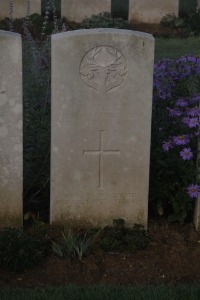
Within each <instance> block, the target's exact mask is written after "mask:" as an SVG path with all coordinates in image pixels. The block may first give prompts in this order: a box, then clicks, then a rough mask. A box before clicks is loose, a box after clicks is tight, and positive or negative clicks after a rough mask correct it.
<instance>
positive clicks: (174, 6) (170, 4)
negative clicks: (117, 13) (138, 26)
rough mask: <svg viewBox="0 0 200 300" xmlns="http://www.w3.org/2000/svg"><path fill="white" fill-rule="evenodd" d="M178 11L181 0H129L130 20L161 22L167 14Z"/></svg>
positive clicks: (136, 21) (135, 21)
mask: <svg viewBox="0 0 200 300" xmlns="http://www.w3.org/2000/svg"><path fill="white" fill-rule="evenodd" d="M178 12H179V0H168V1H165V0H129V22H134V23H160V20H161V18H162V17H163V16H165V15H166V14H175V15H177V16H178Z"/></svg>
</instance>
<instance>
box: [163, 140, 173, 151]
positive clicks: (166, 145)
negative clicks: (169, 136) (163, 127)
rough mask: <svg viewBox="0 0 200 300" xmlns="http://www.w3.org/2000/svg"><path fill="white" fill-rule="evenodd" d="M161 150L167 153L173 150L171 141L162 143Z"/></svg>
mask: <svg viewBox="0 0 200 300" xmlns="http://www.w3.org/2000/svg"><path fill="white" fill-rule="evenodd" d="M162 148H163V150H164V151H169V149H170V148H173V146H172V142H171V141H167V142H165V141H164V142H163V144H162Z"/></svg>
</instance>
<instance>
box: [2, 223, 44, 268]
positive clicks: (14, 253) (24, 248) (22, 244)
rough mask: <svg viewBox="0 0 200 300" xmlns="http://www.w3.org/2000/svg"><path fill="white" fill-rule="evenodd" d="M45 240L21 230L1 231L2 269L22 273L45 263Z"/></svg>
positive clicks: (9, 229)
mask: <svg viewBox="0 0 200 300" xmlns="http://www.w3.org/2000/svg"><path fill="white" fill-rule="evenodd" d="M44 256H45V240H44V239H40V238H38V237H37V236H31V235H29V234H27V233H26V232H24V231H23V230H22V229H19V228H4V229H2V230H0V268H2V269H4V270H7V271H12V272H22V271H24V270H25V269H27V268H30V267H32V266H35V265H36V264H39V263H41V262H42V261H43V259H44Z"/></svg>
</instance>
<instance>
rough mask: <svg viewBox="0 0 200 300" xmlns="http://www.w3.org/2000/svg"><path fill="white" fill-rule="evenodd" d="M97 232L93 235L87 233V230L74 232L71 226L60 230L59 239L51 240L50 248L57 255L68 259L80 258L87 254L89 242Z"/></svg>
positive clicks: (94, 237)
mask: <svg viewBox="0 0 200 300" xmlns="http://www.w3.org/2000/svg"><path fill="white" fill-rule="evenodd" d="M98 234H99V232H97V233H96V234H95V235H90V234H88V231H85V232H80V233H77V234H76V233H74V232H73V231H72V229H71V228H66V229H65V230H64V231H62V239H61V241H60V242H59V243H58V242H54V241H52V249H53V251H54V253H56V254H57V255H58V256H60V257H63V258H68V259H76V258H77V259H78V260H80V261H81V260H82V258H83V256H85V255H87V253H88V250H89V247H90V246H91V243H92V242H93V241H94V240H95V239H96V237H97V235H98Z"/></svg>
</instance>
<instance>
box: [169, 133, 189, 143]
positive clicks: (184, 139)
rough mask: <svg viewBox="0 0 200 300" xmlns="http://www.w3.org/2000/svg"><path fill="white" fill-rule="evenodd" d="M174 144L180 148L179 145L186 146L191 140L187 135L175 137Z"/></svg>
mask: <svg viewBox="0 0 200 300" xmlns="http://www.w3.org/2000/svg"><path fill="white" fill-rule="evenodd" d="M173 141H174V144H175V145H177V146H179V145H185V144H187V143H189V141H190V139H189V138H188V136H187V135H186V134H183V135H178V136H174V137H173Z"/></svg>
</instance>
